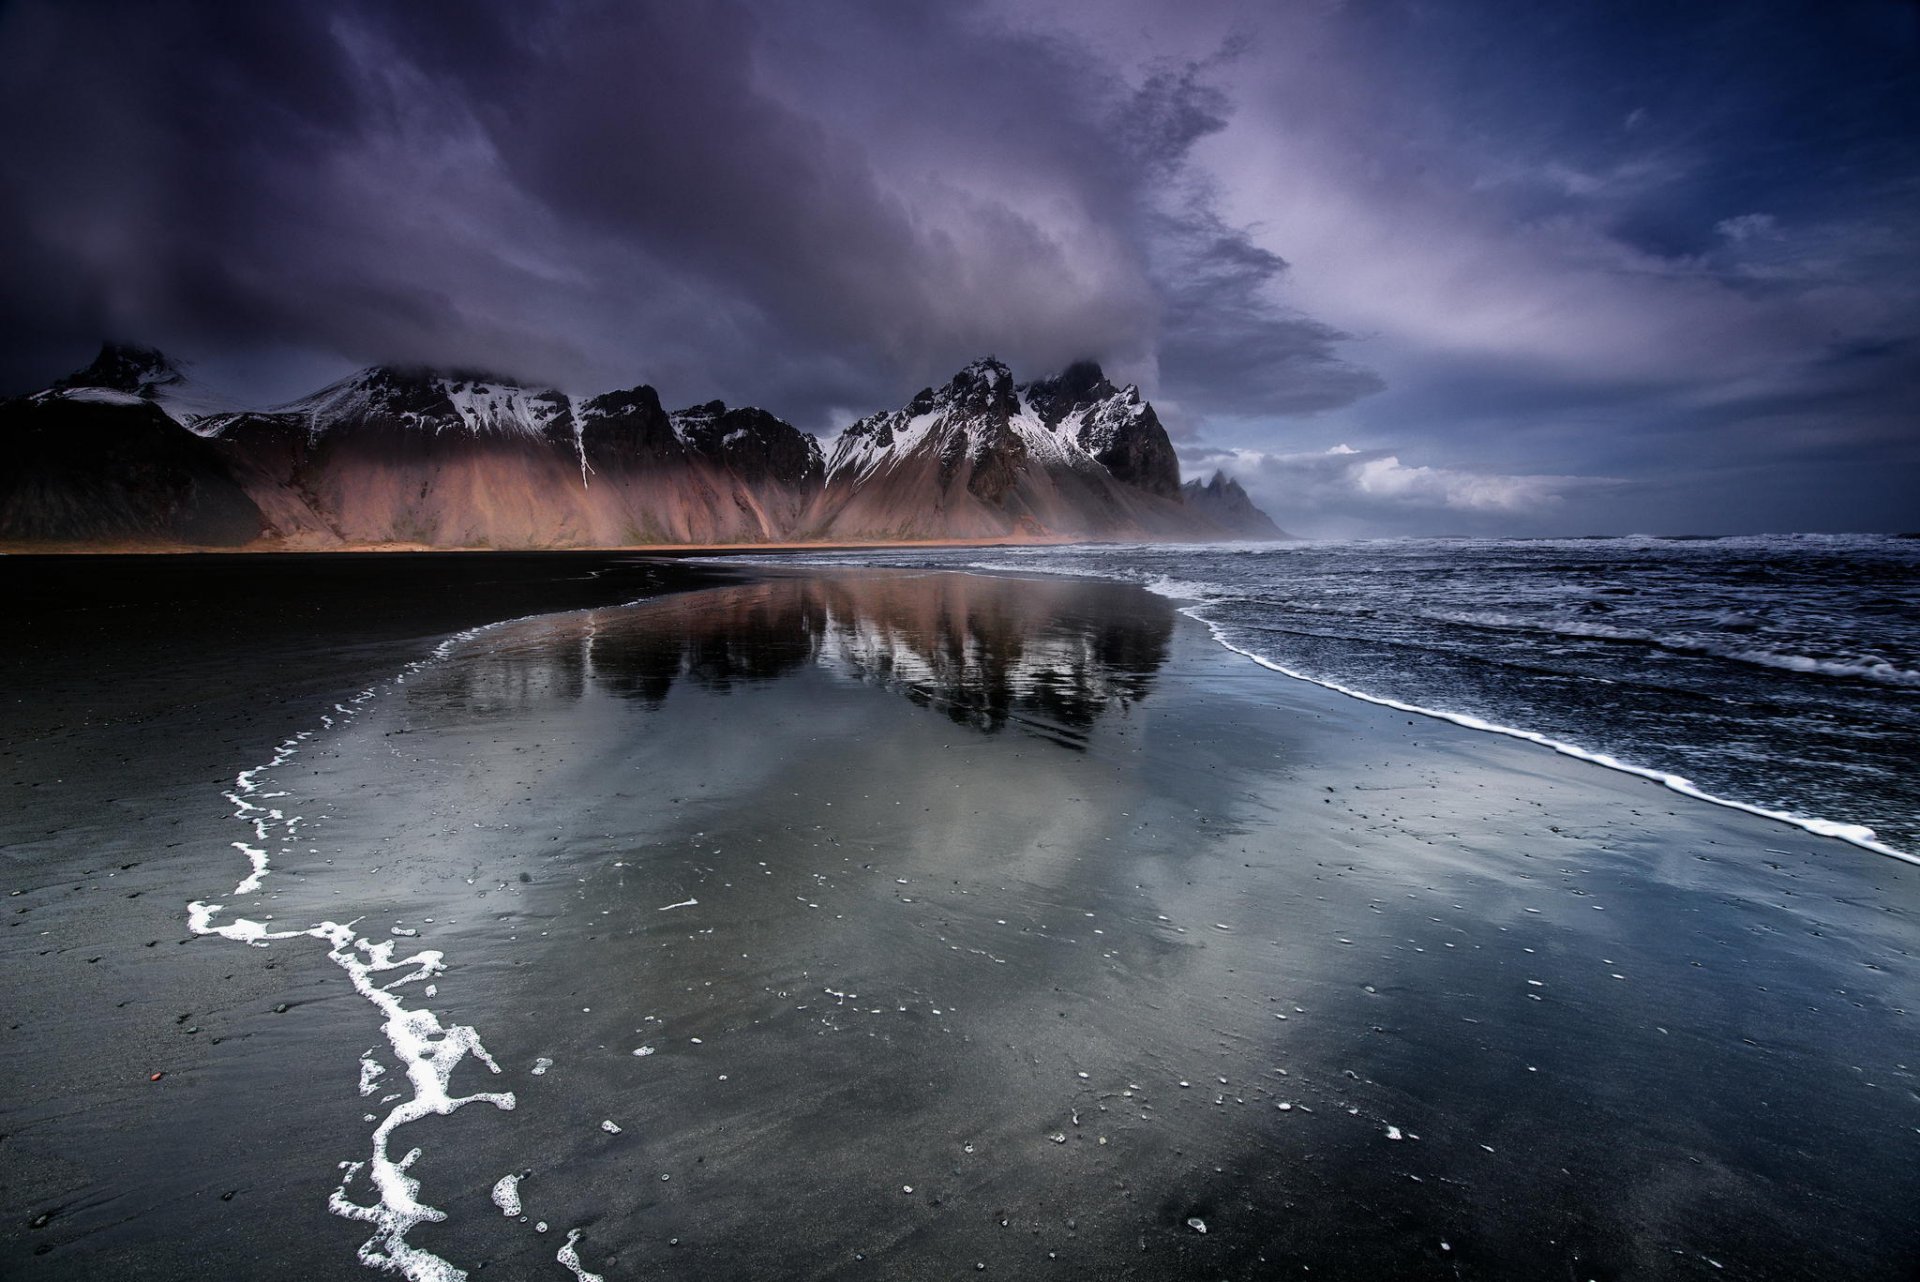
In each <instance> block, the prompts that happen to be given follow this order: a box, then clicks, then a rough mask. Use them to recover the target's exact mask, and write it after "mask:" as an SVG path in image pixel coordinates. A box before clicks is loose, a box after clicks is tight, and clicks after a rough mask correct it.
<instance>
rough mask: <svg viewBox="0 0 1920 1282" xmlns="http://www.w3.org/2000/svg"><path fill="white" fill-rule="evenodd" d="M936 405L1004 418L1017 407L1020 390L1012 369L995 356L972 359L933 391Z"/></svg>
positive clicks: (1014, 411)
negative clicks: (940, 387) (942, 386)
mask: <svg viewBox="0 0 1920 1282" xmlns="http://www.w3.org/2000/svg"><path fill="white" fill-rule="evenodd" d="M934 399H935V404H936V406H942V405H944V406H945V407H946V408H949V409H952V410H955V411H956V412H958V413H961V414H966V415H969V416H973V415H994V416H996V417H999V418H1007V417H1009V416H1010V415H1013V414H1017V413H1019V411H1020V394H1019V392H1018V391H1017V390H1016V389H1015V387H1014V385H1013V372H1012V371H1011V370H1009V369H1008V368H1007V367H1006V366H1005V365H1003V364H1001V363H1000V362H999V361H998V360H996V359H995V358H994V357H991V356H989V357H986V358H985V359H984V360H977V361H974V362H973V363H972V364H970V365H968V366H967V367H966V368H965V369H963V370H961V371H960V372H959V373H958V374H955V375H954V376H953V378H952V379H951V380H950V381H949V382H948V383H947V385H946V386H945V387H944V388H942V389H940V391H939V392H938V393H937V394H936V395H935V398H934Z"/></svg>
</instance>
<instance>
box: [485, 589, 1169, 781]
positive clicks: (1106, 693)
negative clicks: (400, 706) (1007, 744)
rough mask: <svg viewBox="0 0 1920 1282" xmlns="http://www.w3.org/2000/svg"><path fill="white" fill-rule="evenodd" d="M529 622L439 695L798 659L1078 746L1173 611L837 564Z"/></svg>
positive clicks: (1141, 683)
mask: <svg viewBox="0 0 1920 1282" xmlns="http://www.w3.org/2000/svg"><path fill="white" fill-rule="evenodd" d="M1036 597H1038V598H1041V599H1042V602H1043V608H1035V605H1036ZM531 626H532V628H533V629H534V630H532V631H528V632H521V633H518V634H515V635H511V636H509V637H506V638H502V641H501V643H500V644H499V645H497V646H496V647H495V648H494V649H493V650H492V651H491V652H490V653H489V654H488V655H486V656H485V657H484V658H476V660H474V661H472V662H470V663H468V664H465V665H462V667H461V669H460V676H459V679H460V681H461V685H460V687H459V689H458V691H457V692H449V693H450V695H451V698H452V701H453V702H454V703H455V704H457V705H459V706H463V707H465V708H466V709H467V710H468V711H470V712H473V713H478V714H482V715H502V714H510V713H517V712H520V711H523V710H524V709H526V708H527V707H528V706H529V705H530V704H532V703H536V702H540V701H543V700H547V699H556V698H565V699H577V698H580V697H582V696H583V695H584V694H585V693H586V692H587V690H588V688H589V686H590V685H591V686H592V687H594V688H597V689H600V690H604V691H606V692H609V693H612V694H616V695H620V696H622V697H626V698H633V699H638V700H641V701H642V702H645V703H649V704H658V703H660V702H661V701H663V700H664V699H665V698H666V697H667V695H668V693H669V692H670V691H671V690H672V689H673V686H674V684H675V683H676V682H680V681H686V682H691V683H693V684H694V685H696V686H698V687H700V688H702V689H705V690H712V691H726V690H729V689H732V688H734V687H735V686H737V685H741V684H750V683H754V682H761V681H770V680H773V679H775V678H777V677H781V676H785V675H787V674H790V673H792V672H794V671H796V670H798V669H800V668H802V667H805V666H807V665H809V664H812V665H817V666H818V667H820V668H822V669H824V670H826V671H829V672H832V673H835V674H837V675H840V676H844V677H849V678H852V679H854V680H859V681H864V682H869V683H872V684H875V685H880V686H884V687H886V688H887V689H891V690H897V691H899V692H900V693H902V694H904V695H906V697H907V698H908V699H910V700H912V701H913V702H914V703H917V704H919V705H921V706H922V707H929V708H935V709H938V710H940V711H942V712H944V713H945V714H946V715H947V716H948V717H950V718H951V719H952V720H953V721H954V722H955V723H956V724H959V725H967V726H972V727H974V728H975V729H977V730H981V731H984V732H987V733H993V732H995V731H998V730H1000V729H1001V728H1003V727H1004V726H1006V725H1007V724H1008V723H1009V722H1012V723H1015V724H1018V725H1020V726H1022V727H1023V728H1025V729H1028V730H1030V731H1032V732H1034V733H1036V734H1039V735H1042V736H1043V737H1045V738H1048V739H1051V740H1053V741H1054V742H1057V743H1060V744H1063V745H1065V746H1068V747H1079V746H1081V744H1082V742H1083V740H1084V731H1085V730H1086V729H1087V728H1088V727H1089V726H1091V725H1092V724H1093V722H1094V720H1095V719H1096V718H1097V717H1099V716H1100V715H1101V714H1102V713H1104V712H1106V711H1108V710H1109V709H1113V708H1118V709H1120V710H1122V711H1124V710H1125V709H1126V708H1127V707H1128V706H1129V705H1131V704H1132V703H1133V702H1134V701H1136V700H1138V699H1141V698H1144V697H1145V696H1146V694H1147V692H1148V690H1149V688H1150V687H1151V685H1152V682H1153V674H1154V672H1155V671H1156V670H1157V669H1158V668H1159V667H1160V665H1161V664H1162V663H1164V662H1165V661H1166V655H1167V645H1168V641H1169V639H1170V638H1171V636H1172V632H1173V612H1172V610H1171V608H1169V607H1167V606H1166V605H1165V604H1164V603H1162V602H1160V601H1158V600H1157V599H1154V598H1144V597H1143V596H1142V595H1141V594H1139V593H1137V592H1135V591H1132V590H1129V589H1126V588H1123V587H1119V586H1115V585H1108V584H1100V583H1079V582H1070V581H1059V582H1046V581H1043V582H1038V583H1035V582H1028V581H1021V582H1014V581H1011V580H1007V579H996V578H989V577H985V576H980V575H965V574H927V575H920V576H912V575H898V574H877V575H874V574H860V573H852V574H846V575H835V576H830V577H819V578H795V579H775V580H772V581H769V582H763V583H756V584H752V585H749V586H743V587H738V588H720V589H715V590H712V591H707V592H700V593H695V594H691V595H687V596H682V597H675V598H669V599H667V600H663V601H657V602H649V603H646V604H644V605H638V606H634V607H630V608H626V609H622V610H614V611H600V612H596V613H592V614H582V615H568V616H563V617H561V618H556V619H552V620H543V621H540V622H538V623H536V624H534V625H531ZM556 632H559V633H560V635H556ZM569 632H570V633H572V634H573V635H572V636H571V637H567V636H566V633H569ZM569 642H571V643H569Z"/></svg>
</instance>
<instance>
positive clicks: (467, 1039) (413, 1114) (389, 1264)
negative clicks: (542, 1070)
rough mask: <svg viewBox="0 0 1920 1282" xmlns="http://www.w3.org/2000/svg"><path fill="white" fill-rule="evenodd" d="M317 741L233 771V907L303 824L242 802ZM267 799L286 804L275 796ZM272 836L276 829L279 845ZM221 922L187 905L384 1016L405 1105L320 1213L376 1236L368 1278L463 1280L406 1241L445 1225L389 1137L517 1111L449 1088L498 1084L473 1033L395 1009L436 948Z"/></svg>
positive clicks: (196, 928)
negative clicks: (310, 946) (316, 958)
mask: <svg viewBox="0 0 1920 1282" xmlns="http://www.w3.org/2000/svg"><path fill="white" fill-rule="evenodd" d="M537 617H543V616H536V615H526V616H522V617H520V618H515V619H501V620H499V621H497V622H494V623H488V624H483V625H481V626H479V627H475V628H468V629H467V630H466V631H464V632H459V633H456V634H454V635H453V636H450V637H448V638H447V639H446V640H444V641H442V642H440V643H439V644H438V645H436V646H435V647H434V648H433V650H432V651H431V652H429V653H428V655H427V656H426V657H425V658H421V659H416V660H415V661H413V662H412V663H409V664H408V665H406V666H405V667H404V668H402V669H401V670H400V672H399V673H397V674H396V675H395V676H394V677H393V678H392V680H391V681H390V682H389V683H388V685H387V686H386V687H385V688H387V689H391V688H394V687H397V686H400V685H404V684H405V683H406V681H407V679H408V678H409V677H412V676H415V675H417V674H418V673H420V672H422V671H424V670H425V669H426V668H428V667H429V666H431V665H433V664H435V663H439V662H441V661H443V660H445V659H447V658H448V657H449V656H451V655H452V654H453V653H454V652H455V651H456V650H458V649H459V648H460V647H461V646H462V645H465V644H466V643H468V642H470V641H472V640H474V639H475V638H477V637H479V636H481V635H483V634H484V633H487V632H490V631H493V630H495V629H499V628H505V627H509V626H511V625H513V624H516V623H523V622H527V621H528V620H530V619H533V618H537ZM379 693H380V688H379V687H368V688H367V689H364V690H362V691H360V692H359V693H358V694H357V695H355V696H354V697H353V698H351V699H350V700H348V701H346V702H345V703H336V704H335V705H334V706H333V710H332V714H329V715H327V716H326V717H325V718H323V720H324V722H325V725H326V726H327V727H328V728H336V727H343V726H344V725H346V724H347V723H350V722H351V721H352V720H353V719H354V718H355V717H356V716H357V715H358V714H359V713H360V712H361V711H363V710H364V709H365V707H366V706H367V705H368V704H369V703H370V702H372V701H373V700H374V699H375V698H376V697H377V696H378V695H379ZM333 714H337V715H333ZM316 733H317V731H314V730H302V731H300V732H299V733H297V734H295V735H293V736H291V737H290V738H288V739H286V740H284V741H282V742H281V743H280V744H279V745H278V746H277V747H276V748H275V749H274V751H273V755H272V758H271V759H270V760H268V761H266V762H263V763H261V764H260V765H257V766H253V767H251V768H249V769H246V770H243V771H241V772H240V773H239V774H238V775H236V776H235V778H234V786H233V788H232V789H231V790H230V791H228V792H226V793H225V794H223V795H224V796H225V798H226V799H227V800H228V801H229V802H230V803H232V804H233V806H234V817H235V818H237V819H240V820H242V821H244V822H246V823H248V824H249V825H250V826H252V827H253V829H254V832H255V833H256V835H257V836H258V837H259V839H260V841H261V845H260V846H258V847H256V846H251V845H248V844H247V843H245V842H234V843H232V844H233V846H234V847H235V848H236V849H238V850H240V851H241V852H243V853H244V854H245V855H246V856H247V860H248V864H249V866H250V871H249V873H248V875H247V877H246V878H245V879H244V880H242V881H241V882H240V884H239V885H238V886H236V887H235V888H234V891H233V893H234V894H235V895H236V896H237V895H249V894H253V893H255V892H257V891H258V890H259V888H260V886H261V883H262V882H263V881H264V880H265V878H266V877H267V876H268V875H269V873H270V872H271V868H272V861H271V858H270V856H269V853H268V851H267V850H266V849H265V847H267V846H271V845H274V844H275V842H276V840H278V841H279V842H280V849H281V850H282V851H284V850H286V849H287V848H288V845H287V841H288V840H290V838H291V837H292V834H293V832H294V830H295V827H296V826H297V825H298V824H299V822H300V817H299V816H297V815H295V816H292V817H291V818H288V817H286V816H285V815H284V812H283V811H281V810H279V809H271V808H268V807H264V806H261V805H258V804H257V803H256V802H254V801H252V800H250V798H252V797H254V796H255V795H256V794H259V793H260V792H261V789H262V787H263V782H262V778H263V776H265V775H267V774H269V773H270V772H271V771H272V770H274V769H275V768H276V767H278V766H281V765H284V764H285V763H286V762H287V761H288V760H290V759H291V758H293V757H294V756H295V755H297V754H298V753H299V751H300V749H301V748H302V746H303V745H305V744H306V742H307V741H308V740H310V739H312V738H313V737H314V735H315V734H316ZM264 795H265V796H284V795H286V794H285V793H284V792H275V793H270V794H264ZM276 829H278V830H279V833H278V837H277V838H276V832H275V830H276ZM223 911H224V905H222V904H217V903H207V902H204V901H200V900H195V901H194V902H193V903H191V904H189V905H188V906H187V924H188V926H189V928H190V929H191V930H192V931H193V933H195V934H197V935H218V936H220V937H221V938H223V939H230V940H233V941H234V942H236V943H242V944H246V945H248V946H250V947H254V948H266V947H270V946H271V945H272V944H274V943H276V942H280V941H286V940H294V939H303V938H304V939H317V940H319V941H321V942H322V943H324V944H326V945H327V956H328V957H329V958H330V959H331V960H332V961H333V962H334V963H335V964H336V965H338V966H339V967H340V968H341V969H342V970H344V971H345V972H346V973H347V977H348V979H349V980H350V981H351V982H352V984H353V987H354V990H355V991H356V992H358V993H359V994H360V996H361V997H363V998H365V999H366V1000H367V1001H368V1002H370V1003H372V1004H373V1006H374V1007H375V1009H376V1010H378V1011H379V1012H380V1015H381V1017H382V1022H381V1030H382V1032H383V1033H384V1034H385V1036H386V1039H387V1044H388V1045H389V1046H390V1047H391V1048H392V1050H393V1053H394V1055H395V1057H396V1058H397V1059H398V1061H399V1063H400V1064H401V1065H402V1066H403V1067H404V1069H405V1072H406V1076H407V1081H408V1083H409V1084H410V1085H411V1087H412V1094H411V1095H409V1096H408V1097H406V1098H404V1099H401V1100H399V1101H398V1102H397V1103H396V1104H395V1105H394V1107H393V1108H392V1109H391V1110H390V1111H389V1112H388V1113H387V1115H386V1116H385V1117H384V1118H381V1119H380V1120H379V1121H378V1123H377V1124H376V1125H375V1127H374V1130H373V1135H372V1151H371V1153H370V1155H369V1156H368V1158H367V1159H366V1160H364V1161H356V1162H345V1163H342V1165H341V1169H342V1171H343V1172H344V1174H343V1176H342V1178H341V1181H340V1184H339V1186H338V1187H337V1188H336V1189H335V1190H334V1191H333V1193H332V1195H331V1196H330V1197H329V1198H328V1201H327V1206H328V1209H329V1210H331V1211H332V1212H333V1213H334V1214H335V1215H338V1216H341V1217H343V1218H345V1219H350V1220H359V1221H361V1222H362V1223H365V1224H369V1225H371V1226H373V1236H372V1237H370V1238H368V1239H367V1240H366V1241H365V1242H364V1243H362V1244H361V1246H360V1249H359V1252H358V1255H359V1259H360V1262H361V1263H362V1264H365V1265H367V1266H368V1267H369V1268H377V1269H382V1270H385V1271H388V1272H397V1273H400V1274H401V1275H403V1276H404V1277H406V1278H408V1279H409V1282H459V1280H460V1279H464V1278H465V1277H466V1276H467V1274H466V1272H465V1271H464V1270H462V1269H460V1268H457V1267H455V1266H454V1265H453V1264H452V1263H450V1262H449V1261H447V1260H445V1259H443V1258H441V1257H440V1256H438V1255H435V1254H433V1253H432V1252H431V1251H427V1250H424V1249H422V1248H420V1247H416V1246H414V1245H413V1244H411V1243H409V1242H408V1241H407V1235H408V1234H409V1233H411V1232H412V1231H413V1230H414V1228H415V1227H417V1226H418V1225H420V1224H423V1223H428V1222H435V1221H440V1220H444V1219H445V1218H446V1214H445V1212H443V1211H440V1210H438V1209H436V1208H434V1207H432V1206H429V1205H427V1204H426V1203H424V1202H422V1201H421V1200H420V1182H419V1180H417V1179H415V1178H414V1177H413V1176H412V1175H410V1174H408V1170H409V1168H410V1167H412V1165H413V1163H414V1162H415V1161H416V1160H417V1159H418V1158H419V1156H420V1149H419V1148H417V1147H416V1148H412V1149H409V1150H407V1151H406V1152H405V1153H404V1154H402V1155H401V1156H399V1157H398V1158H396V1157H394V1156H393V1154H392V1151H391V1142H392V1139H393V1134H394V1132H395V1131H396V1130H397V1129H398V1128H400V1127H402V1126H405V1125H407V1124H408V1123H410V1122H416V1121H419V1120H421V1119H422V1118H425V1117H428V1116H435V1115H438V1116H445V1115H446V1114H448V1113H451V1112H453V1111H454V1110H456V1109H458V1108H462V1107H464V1106H466V1105H468V1104H473V1103H485V1104H491V1105H493V1106H494V1107H495V1108H498V1109H503V1110H510V1109H512V1108H513V1107H514V1106H515V1103H516V1101H515V1098H514V1094H513V1092H511V1091H497V1092H495V1091H482V1092H476V1093H474V1094H471V1095H454V1094H453V1093H452V1092H451V1090H450V1089H449V1084H450V1082H451V1080H452V1077H453V1073H454V1070H455V1069H456V1068H457V1067H459V1065H461V1064H462V1063H465V1062H466V1061H467V1060H469V1059H472V1060H475V1061H477V1062H479V1063H480V1064H483V1065H484V1066H485V1067H486V1068H487V1069H488V1070H489V1071H490V1072H493V1073H496V1074H497V1073H499V1072H500V1066H499V1064H497V1063H496V1062H495V1061H494V1059H493V1057H492V1056H491V1055H490V1054H488V1053H487V1049H486V1047H485V1046H484V1045H483V1044H482V1043H481V1041H480V1036H479V1034H478V1033H477V1032H476V1031H475V1030H474V1029H473V1028H472V1027H471V1026H469V1025H466V1024H443V1023H442V1022H441V1021H440V1018H439V1016H437V1015H436V1014H434V1013H433V1012H432V1011H431V1010H428V1009H426V1008H424V1007H408V1006H407V1005H406V1004H405V1002H404V1001H403V999H402V998H403V995H402V994H400V993H398V992H396V990H398V989H401V988H403V987H405V986H406V985H409V984H414V983H418V982H419V981H422V980H429V981H430V980H432V979H433V977H434V976H436V975H438V974H440V973H441V972H442V971H444V970H445V969H446V963H445V959H444V957H443V955H442V954H441V953H440V951H439V950H437V949H423V950H421V951H420V952H417V953H413V954H411V955H408V956H405V957H398V958H396V957H395V956H394V948H395V945H396V941H395V940H393V939H386V940H381V941H379V942H374V941H372V940H369V939H367V938H364V937H363V936H361V935H360V934H359V933H358V932H357V931H356V930H355V926H356V925H357V924H358V923H357V922H348V923H345V924H341V923H339V922H333V921H323V922H320V923H318V924H316V925H313V926H309V927H307V928H305V929H290V930H282V929H275V928H272V927H270V926H268V925H267V923H266V922H264V921H255V920H252V919H249V918H244V917H239V918H235V919H233V920H231V921H227V922H225V923H220V922H217V921H216V918H217V917H218V916H219V915H220V914H221V913H222V912H223ZM409 933H410V932H409ZM391 971H402V972H405V973H403V974H401V975H400V976H399V977H398V978H396V979H387V980H384V982H376V980H375V978H374V977H375V976H376V975H382V976H384V975H385V974H387V973H388V972H391ZM435 991H436V989H435V986H434V985H433V984H432V983H428V984H427V985H426V986H425V994H426V995H427V996H432V995H433V993H434V992H435ZM383 1071H384V1070H383V1069H382V1068H381V1067H380V1066H379V1065H378V1064H377V1063H376V1062H375V1061H374V1060H373V1058H372V1053H371V1052H369V1053H368V1054H367V1055H365V1056H363V1057H362V1058H361V1062H360V1090H361V1093H362V1094H363V1095H365V1094H370V1093H371V1091H372V1089H373V1082H374V1079H375V1078H377V1077H378V1076H379V1075H380V1074H381V1073H382V1072H383ZM362 1171H365V1172H366V1173H367V1177H368V1183H369V1184H370V1185H371V1186H372V1191H373V1192H374V1194H375V1195H376V1196H377V1200H376V1201H373V1202H361V1201H357V1200H355V1198H354V1197H353V1196H352V1195H351V1194H350V1192H349V1190H350V1188H351V1187H352V1186H353V1184H354V1182H355V1180H356V1179H358V1177H359V1175H360V1173H361V1172H362ZM495 1192H496V1194H498V1192H499V1186H496V1188H495ZM571 1249H572V1238H569V1239H568V1245H567V1247H566V1248H563V1251H562V1262H563V1263H565V1257H566V1256H567V1255H568V1254H570V1252H571ZM574 1267H575V1272H576V1275H577V1276H579V1277H582V1278H589V1279H591V1278H595V1277H596V1276H597V1275H595V1274H590V1273H585V1272H583V1271H581V1270H579V1269H578V1268H577V1257H575V1266H574Z"/></svg>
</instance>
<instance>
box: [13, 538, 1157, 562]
mask: <svg viewBox="0 0 1920 1282" xmlns="http://www.w3.org/2000/svg"><path fill="white" fill-rule="evenodd" d="M1129 541H1130V540H1111V539H1086V538H1079V537H1075V536H1069V535H1061V536H1059V537H1019V538H1016V537H1012V536H1007V537H1003V538H990V539H854V540H835V541H831V542H827V541H821V542H814V541H809V540H805V539H795V540H779V541H774V542H767V543H635V544H625V545H619V544H615V545H609V546H606V547H597V546H591V545H582V546H578V547H527V548H518V547H442V546H436V545H434V544H429V543H405V542H396V543H357V544H346V545H338V546H311V547H308V546H292V545H288V544H285V543H272V544H267V543H250V544H244V545H241V546H238V547H201V546H198V545H191V544H155V543H61V542H53V541H46V542H35V543H6V542H0V556H6V557H23V558H24V557H34V556H47V557H55V556H60V557H66V556H103V557H104V556H263V555H266V556H370V555H406V554H431V555H440V554H445V555H448V556H485V555H508V556H595V555H609V556H610V555H628V556H663V557H680V556H732V555H735V554H737V553H742V552H770V553H778V552H875V551H887V550H892V549H896V548H898V549H914V548H925V549H937V548H994V547H1063V546H1069V545H1073V544H1081V543H1086V544H1098V543H1107V542H1129Z"/></svg>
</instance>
